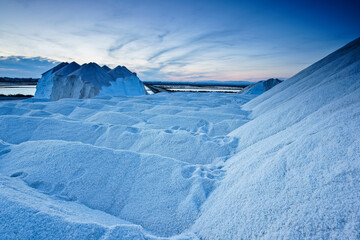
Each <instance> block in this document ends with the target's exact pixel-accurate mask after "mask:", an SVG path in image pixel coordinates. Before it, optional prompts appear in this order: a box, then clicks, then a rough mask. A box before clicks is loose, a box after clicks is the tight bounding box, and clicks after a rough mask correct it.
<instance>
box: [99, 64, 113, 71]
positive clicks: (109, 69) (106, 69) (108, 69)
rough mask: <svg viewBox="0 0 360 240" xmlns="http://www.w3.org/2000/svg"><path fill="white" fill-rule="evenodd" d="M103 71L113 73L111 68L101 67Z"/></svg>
mask: <svg viewBox="0 0 360 240" xmlns="http://www.w3.org/2000/svg"><path fill="white" fill-rule="evenodd" d="M101 68H102V69H104V70H105V71H106V72H109V71H111V68H109V67H108V66H106V65H104V66H102V67H101Z"/></svg>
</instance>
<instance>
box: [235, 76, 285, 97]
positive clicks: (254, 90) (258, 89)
mask: <svg viewBox="0 0 360 240" xmlns="http://www.w3.org/2000/svg"><path fill="white" fill-rule="evenodd" d="M281 82H282V81H281V80H279V79H276V78H270V79H268V80H263V81H259V82H257V83H254V84H251V85H249V86H247V87H246V88H244V89H243V90H241V91H240V92H239V93H240V94H257V95H260V94H263V93H264V92H266V91H268V90H270V89H271V88H273V87H275V86H276V85H278V84H279V83H281Z"/></svg>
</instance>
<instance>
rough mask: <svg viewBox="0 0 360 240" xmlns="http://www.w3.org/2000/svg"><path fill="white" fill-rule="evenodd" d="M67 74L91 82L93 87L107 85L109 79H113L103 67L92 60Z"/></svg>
mask: <svg viewBox="0 0 360 240" xmlns="http://www.w3.org/2000/svg"><path fill="white" fill-rule="evenodd" d="M69 76H76V77H78V78H80V79H81V80H82V81H84V82H88V83H91V84H93V85H94V86H95V87H101V86H104V85H105V86H108V85H110V81H112V80H113V79H112V78H111V76H109V74H108V73H107V72H106V71H105V70H104V69H103V68H101V67H100V66H99V65H97V64H96V63H93V62H91V63H86V64H84V65H82V66H81V67H80V68H79V69H78V70H76V71H74V72H72V73H71V74H69Z"/></svg>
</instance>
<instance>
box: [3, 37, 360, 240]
mask: <svg viewBox="0 0 360 240" xmlns="http://www.w3.org/2000/svg"><path fill="white" fill-rule="evenodd" d="M58 70H59V69H58ZM53 71H54V72H55V70H53ZM44 75H46V74H44ZM359 79H360V38H359V39H356V40H355V41H353V42H351V43H349V44H347V45H346V46H344V47H343V48H341V49H339V50H338V51H336V52H334V53H332V54H330V55H329V56H327V57H325V58H324V59H322V60H320V61H319V62H317V63H315V64H313V65H312V66H310V67H308V68H306V69H305V70H303V71H301V72H300V73H298V74H296V75H295V76H294V77H292V78H290V79H289V80H287V81H285V82H283V83H281V84H278V85H277V86H275V87H273V88H272V89H270V90H269V91H267V92H265V93H264V94H262V95H260V96H257V95H255V96H254V94H220V93H204V94H201V93H175V94H154V95H147V96H137V97H110V96H106V97H105V96H97V97H96V98H92V99H80V100H79V99H60V100H59V101H44V100H42V99H28V100H24V101H17V102H3V103H0V114H1V116H0V125H1V126H2V131H0V139H1V141H0V239H55V238H56V239H69V238H72V239H359V236H360V228H359V224H360V218H359V212H360V134H359V133H360V81H359ZM250 99H252V100H250ZM249 100H250V101H249Z"/></svg>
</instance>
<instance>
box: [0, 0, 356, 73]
mask: <svg viewBox="0 0 360 240" xmlns="http://www.w3.org/2000/svg"><path fill="white" fill-rule="evenodd" d="M0 1H1V0H0ZM294 4H296V5H299V7H300V9H302V11H300V10H299V12H298V15H299V16H301V14H303V16H302V17H303V18H304V17H306V18H307V19H306V20H307V21H308V22H309V21H310V20H309V19H308V18H310V15H309V14H308V13H309V12H306V14H305V13H303V11H313V10H308V9H310V8H309V6H303V8H301V4H304V3H300V2H299V3H294ZM286 5H287V4H285V3H284V6H279V3H272V5H271V8H268V7H266V6H263V5H262V4H259V3H256V1H255V2H254V1H220V0H215V1H210V2H209V1H205V0H199V1H191V0H182V1H177V0H174V1H165V0H153V1H144V0H133V1H124V0H104V1H101V2H100V1H85V0H79V1H70V0H64V1H46V0H37V1H32V2H31V4H30V3H29V1H25V0H17V1H7V2H6V4H1V7H0V55H2V56H4V57H6V58H7V59H6V60H4V58H0V64H3V65H0V66H1V67H2V68H3V69H0V74H6V73H8V74H10V72H12V73H14V72H16V71H12V70H8V72H6V70H4V69H19V73H21V72H22V74H23V75H26V74H29V73H28V72H26V71H33V76H37V75H39V73H41V71H42V70H41V69H43V68H45V67H48V66H52V64H53V62H52V60H50V59H53V60H54V61H73V60H75V61H77V62H79V63H85V62H90V61H94V62H98V63H99V64H107V65H109V66H112V67H114V66H116V65H126V66H127V67H129V69H131V70H132V71H136V72H137V73H138V74H139V76H140V77H141V78H142V79H144V80H154V79H163V80H169V79H197V80H198V79H204V80H205V79H218V80H243V79H249V78H250V79H251V78H253V79H258V78H267V77H280V76H286V77H290V76H291V75H293V74H295V73H296V72H297V71H299V70H301V69H302V68H303V67H305V66H306V65H308V64H310V63H312V62H314V61H315V60H317V59H319V58H321V57H323V56H324V55H326V53H328V52H331V51H332V50H335V49H336V48H338V47H340V46H341V45H343V44H345V43H346V42H347V41H350V40H352V38H354V36H355V35H356V36H357V33H358V32H356V31H355V30H354V29H359V28H356V27H357V26H358V24H357V23H360V19H359V21H354V19H351V20H352V24H343V26H345V27H339V26H338V27H337V28H335V27H331V28H330V27H328V26H335V25H336V24H337V23H335V20H331V19H332V18H330V17H329V16H330V15H329V16H324V15H322V16H321V17H319V16H317V15H316V14H315V13H316V11H315V10H314V12H313V13H312V12H311V14H312V15H311V18H313V20H314V19H315V20H317V19H323V18H324V17H327V18H326V19H327V20H329V21H328V23H326V24H323V23H321V22H320V21H315V20H314V21H310V22H311V24H308V25H306V26H305V25H304V24H303V21H302V20H303V19H302V18H301V17H299V18H295V17H293V16H290V15H291V14H290V13H289V11H287V9H286ZM85 6H86V7H85ZM314 7H315V8H318V9H323V7H322V6H314ZM350 10H351V9H350ZM350 12H353V11H352V10H351V11H350ZM318 15H321V14H318ZM354 16H355V15H354ZM356 16H357V15H356ZM357 18H359V17H357ZM337 19H340V18H337ZM331 21H332V22H333V23H334V24H335V25H332V24H329V22H331ZM337 21H340V20H337ZM343 23H345V20H343ZM338 25H339V24H338ZM336 26H337V25H336ZM324 29H325V30H324ZM324 43H325V44H324ZM11 56H23V57H11ZM36 56H43V57H44V59H42V58H36ZM16 59H18V60H16ZM29 59H32V61H30V60H29ZM11 61H12V63H11ZM10 63H11V64H13V65H4V64H10ZM16 64H17V65H16ZM26 66H28V68H26ZM30 69H33V70H30ZM40 70H41V71H40Z"/></svg>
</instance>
